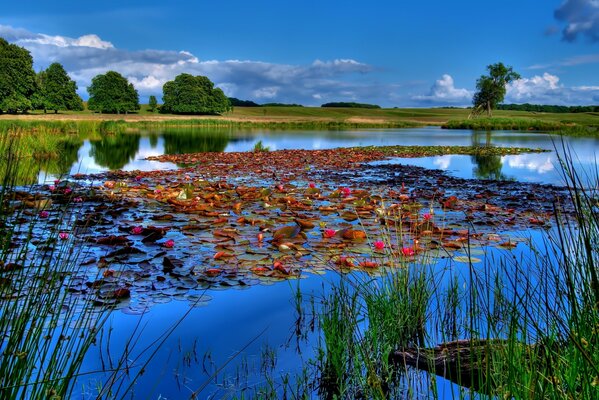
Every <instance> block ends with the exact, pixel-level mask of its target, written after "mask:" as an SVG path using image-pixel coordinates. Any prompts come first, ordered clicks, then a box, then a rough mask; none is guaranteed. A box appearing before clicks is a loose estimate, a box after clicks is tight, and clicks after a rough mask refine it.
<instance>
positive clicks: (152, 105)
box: [148, 95, 158, 112]
mask: <svg viewBox="0 0 599 400" xmlns="http://www.w3.org/2000/svg"><path fill="white" fill-rule="evenodd" d="M148 107H149V108H148V110H149V111H150V112H154V111H156V108H157V107H158V101H157V100H156V96H153V95H152V96H150V98H149V99H148Z"/></svg>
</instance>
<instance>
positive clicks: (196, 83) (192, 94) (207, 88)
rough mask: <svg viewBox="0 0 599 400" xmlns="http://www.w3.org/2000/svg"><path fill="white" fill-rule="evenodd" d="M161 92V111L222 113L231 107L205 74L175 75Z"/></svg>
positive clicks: (174, 112) (225, 97)
mask: <svg viewBox="0 0 599 400" xmlns="http://www.w3.org/2000/svg"><path fill="white" fill-rule="evenodd" d="M162 92H163V95H162V102H163V104H162V107H161V108H160V112H162V113H172V114H222V113H224V112H226V111H229V110H230V109H231V104H230V103H229V99H228V98H227V96H225V94H224V93H223V91H222V90H221V89H219V88H215V87H214V83H212V81H210V79H208V78H207V77H205V76H193V75H190V74H180V75H177V77H175V80H173V81H168V82H166V83H165V84H164V86H163V88H162Z"/></svg>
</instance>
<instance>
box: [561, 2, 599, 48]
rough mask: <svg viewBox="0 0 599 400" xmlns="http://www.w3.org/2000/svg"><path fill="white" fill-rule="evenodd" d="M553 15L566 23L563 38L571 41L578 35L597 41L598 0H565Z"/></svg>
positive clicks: (598, 24) (598, 36) (598, 28)
mask: <svg viewBox="0 0 599 400" xmlns="http://www.w3.org/2000/svg"><path fill="white" fill-rule="evenodd" d="M554 15H555V18H557V19H558V20H560V21H563V22H565V23H566V26H565V28H564V29H563V31H562V37H563V38H564V40H566V41H568V42H573V41H574V40H576V39H577V38H578V36H579V35H580V36H586V37H587V38H588V39H589V40H591V41H592V42H599V0H565V1H564V2H563V3H562V4H561V5H560V6H559V8H558V9H557V10H555V13H554Z"/></svg>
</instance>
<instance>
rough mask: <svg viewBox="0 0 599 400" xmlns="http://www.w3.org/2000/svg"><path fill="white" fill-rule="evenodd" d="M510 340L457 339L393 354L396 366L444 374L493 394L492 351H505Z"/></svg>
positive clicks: (443, 375) (480, 391) (392, 358)
mask: <svg viewBox="0 0 599 400" xmlns="http://www.w3.org/2000/svg"><path fill="white" fill-rule="evenodd" d="M507 346H508V342H507V341H506V340H500V339H490V340H482V339H481V340H470V339H466V340H456V341H453V342H446V343H442V344H440V345H438V346H436V347H433V348H406V349H403V350H397V351H394V352H392V353H391V354H390V355H389V361H390V362H391V363H393V364H395V365H396V366H410V367H414V368H417V369H419V370H422V371H427V372H430V373H434V374H436V375H439V376H442V377H444V378H446V379H448V380H450V381H452V382H454V383H457V384H458V385H461V386H464V387H467V388H470V389H472V390H475V391H477V392H479V393H485V394H492V393H493V392H494V391H495V388H496V384H495V382H493V380H492V379H488V372H489V371H490V368H492V365H491V363H492V357H491V354H492V353H496V352H504V351H506V347H507Z"/></svg>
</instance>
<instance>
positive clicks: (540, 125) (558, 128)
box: [442, 117, 599, 136]
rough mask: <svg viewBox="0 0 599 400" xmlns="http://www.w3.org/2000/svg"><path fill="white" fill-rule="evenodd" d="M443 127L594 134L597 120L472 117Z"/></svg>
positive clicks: (448, 123) (597, 126)
mask: <svg viewBox="0 0 599 400" xmlns="http://www.w3.org/2000/svg"><path fill="white" fill-rule="evenodd" d="M442 128H444V129H472V130H485V131H490V130H518V131H546V132H559V133H562V134H565V135H580V136H584V135H591V136H592V135H596V134H597V132H598V129H599V121H595V124H580V123H573V122H567V121H552V120H543V119H535V118H497V117H496V118H474V119H463V120H450V121H447V122H446V123H445V124H443V125H442Z"/></svg>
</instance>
